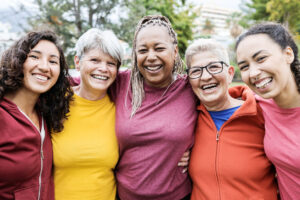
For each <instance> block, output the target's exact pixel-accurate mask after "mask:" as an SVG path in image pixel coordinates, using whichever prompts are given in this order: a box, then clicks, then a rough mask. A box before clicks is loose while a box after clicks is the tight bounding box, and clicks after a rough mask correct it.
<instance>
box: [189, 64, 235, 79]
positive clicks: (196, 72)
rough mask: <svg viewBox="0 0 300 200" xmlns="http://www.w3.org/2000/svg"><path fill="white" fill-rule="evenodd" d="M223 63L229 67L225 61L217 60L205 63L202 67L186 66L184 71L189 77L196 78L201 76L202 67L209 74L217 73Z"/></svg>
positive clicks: (221, 69) (219, 71) (221, 68)
mask: <svg viewBox="0 0 300 200" xmlns="http://www.w3.org/2000/svg"><path fill="white" fill-rule="evenodd" d="M224 65H225V66H227V67H229V65H228V64H226V63H225V62H223V61H218V62H212V63H209V64H208V65H206V66H204V67H198V66H196V67H191V68H188V69H186V72H187V74H188V76H189V78H190V79H196V78H200V77H201V76H202V74H203V70H204V69H206V71H207V72H208V73H209V74H210V75H214V74H219V73H221V72H222V71H223V66H224Z"/></svg>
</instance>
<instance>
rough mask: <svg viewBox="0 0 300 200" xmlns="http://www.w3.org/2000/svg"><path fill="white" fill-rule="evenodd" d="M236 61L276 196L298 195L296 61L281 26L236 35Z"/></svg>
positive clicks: (299, 78)
mask: <svg viewBox="0 0 300 200" xmlns="http://www.w3.org/2000/svg"><path fill="white" fill-rule="evenodd" d="M236 52H237V61H238V66H239V68H240V71H241V76H242V79H243V81H244V82H245V83H246V84H247V85H248V86H249V87H250V88H251V89H252V90H253V91H254V92H255V93H256V94H257V95H256V99H257V101H258V102H259V105H260V106H261V107H262V109H263V115H264V118H265V129H266V133H265V138H264V149H265V152H266V155H267V156H268V158H269V159H270V160H271V161H272V162H273V164H274V165H275V167H276V171H277V175H278V186H279V191H280V195H281V198H282V199H299V196H300V151H299V147H300V135H299V129H300V125H299V120H300V63H299V59H298V48H297V45H296V44H295V41H294V40H293V38H292V36H291V34H290V33H289V32H288V30H287V29H286V28H284V27H283V26H282V25H280V24H277V23H262V24H259V25H256V26H254V27H252V28H250V29H249V30H248V31H247V32H246V33H244V34H243V35H241V36H240V38H239V39H238V41H237V44H236Z"/></svg>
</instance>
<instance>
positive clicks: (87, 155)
mask: <svg viewBox="0 0 300 200" xmlns="http://www.w3.org/2000/svg"><path fill="white" fill-rule="evenodd" d="M52 143H53V159H54V186H55V199H56V200H83V199H84V200H114V199H115V198H116V181H115V177H114V171H113V170H114V168H115V166H116V164H117V161H118V158H119V149H118V143H117V138H116V134H115V105H114V103H113V102H111V101H110V99H109V97H108V96H107V95H106V96H105V97H104V98H103V99H100V100H98V101H90V100H87V99H84V98H82V97H80V96H78V95H74V102H73V103H72V105H71V107H70V116H69V119H68V120H67V121H65V123H64V130H63V131H62V132H60V133H55V134H52Z"/></svg>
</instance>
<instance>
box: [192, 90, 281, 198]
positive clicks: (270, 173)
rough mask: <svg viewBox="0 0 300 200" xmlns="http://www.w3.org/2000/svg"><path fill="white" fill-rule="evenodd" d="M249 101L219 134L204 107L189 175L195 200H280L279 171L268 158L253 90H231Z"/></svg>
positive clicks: (233, 95) (262, 123)
mask: <svg viewBox="0 0 300 200" xmlns="http://www.w3.org/2000/svg"><path fill="white" fill-rule="evenodd" d="M229 93H230V95H231V96H232V97H233V98H242V99H243V100H244V101H245V102H244V103H243V105H241V107H240V108H238V109H237V110H236V111H235V113H234V114H233V115H232V116H231V117H230V118H229V119H228V120H227V121H226V122H225V123H224V124H223V125H222V127H221V128H220V130H219V131H217V128H216V126H215V124H214V122H213V120H212V118H211V116H210V114H209V113H208V111H207V110H206V108H205V107H204V106H203V105H200V106H198V110H199V117H198V123H197V128H196V134H195V143H194V147H193V149H192V153H191V158H190V164H189V173H190V176H191V178H192V180H193V189H192V195H191V199H192V200H201V199H204V200H207V199H209V200H217V199H218V200H220V199H221V200H241V199H243V200H244V199H245V200H246V199H247V200H250V199H251V200H258V199H259V200H262V199H264V200H273V199H277V187H276V184H275V181H274V179H275V172H274V168H273V166H272V164H271V162H270V161H269V160H268V159H267V157H266V155H265V152H264V146H263V139H264V135H265V129H264V119H263V116H262V111H261V108H260V107H259V106H258V104H257V103H256V101H255V98H254V95H253V94H252V91H251V90H250V89H248V88H247V87H245V86H237V87H233V88H230V89H229Z"/></svg>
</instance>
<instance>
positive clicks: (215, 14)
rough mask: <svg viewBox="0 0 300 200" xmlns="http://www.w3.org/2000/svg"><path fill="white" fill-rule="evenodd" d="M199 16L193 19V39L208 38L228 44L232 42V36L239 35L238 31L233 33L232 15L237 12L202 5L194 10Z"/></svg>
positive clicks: (212, 5) (210, 5)
mask: <svg viewBox="0 0 300 200" xmlns="http://www.w3.org/2000/svg"><path fill="white" fill-rule="evenodd" d="M196 9H197V13H199V15H198V16H197V18H196V19H195V25H196V26H195V28H194V37H195V38H200V37H210V38H214V39H216V40H218V41H219V42H222V43H225V44H230V43H232V41H233V40H234V37H233V35H234V36H235V35H239V33H238V32H239V31H242V30H239V29H236V27H235V29H234V30H235V31H236V32H237V33H235V32H232V31H233V27H234V26H236V25H235V24H234V23H235V21H234V20H235V19H234V13H237V12H238V11H237V10H233V9H227V8H222V7H219V6H217V5H214V4H203V5H201V6H199V7H197V8H196Z"/></svg>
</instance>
